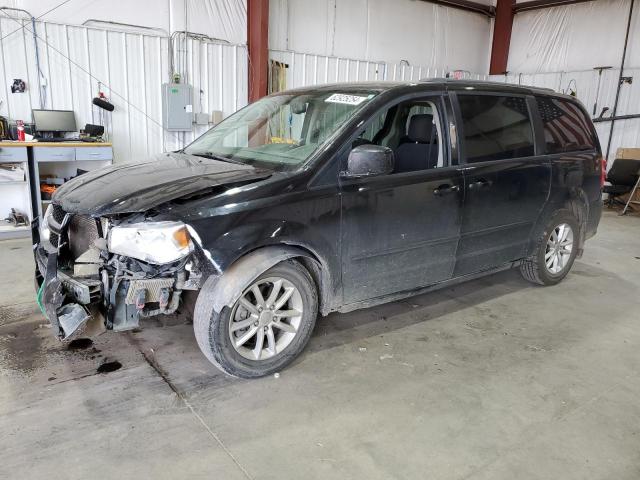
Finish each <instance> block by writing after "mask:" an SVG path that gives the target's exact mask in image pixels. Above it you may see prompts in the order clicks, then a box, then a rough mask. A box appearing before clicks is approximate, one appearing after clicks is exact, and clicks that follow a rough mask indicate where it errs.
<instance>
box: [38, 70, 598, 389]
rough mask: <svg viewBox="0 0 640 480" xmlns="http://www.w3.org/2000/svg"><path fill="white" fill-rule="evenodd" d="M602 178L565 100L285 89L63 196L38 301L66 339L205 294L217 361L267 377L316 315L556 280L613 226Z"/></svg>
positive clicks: (584, 129)
mask: <svg viewBox="0 0 640 480" xmlns="http://www.w3.org/2000/svg"><path fill="white" fill-rule="evenodd" d="M603 166H604V162H603V159H602V155H601V151H600V146H599V143H598V139H597V136H596V132H595V129H594V127H593V124H592V122H591V120H590V118H589V116H588V114H587V112H586V111H585V109H584V108H583V106H582V105H581V104H580V103H579V102H578V101H577V100H576V99H575V98H573V97H570V96H566V95H560V94H556V93H554V92H553V91H551V90H545V89H538V88H529V87H522V86H515V85H507V84H498V83H486V82H469V81H451V80H429V81H423V82H418V83H411V84H406V83H404V84H391V83H359V84H336V85H325V86H316V87H309V88H304V89H298V90H290V91H285V92H281V93H277V94H274V95H270V96H268V97H265V98H263V99H261V100H259V101H257V102H255V103H253V104H251V105H249V106H247V107H246V108H244V109H242V110H240V111H239V112H237V113H236V114H234V115H232V116H230V117H229V118H227V119H226V120H224V121H223V122H221V123H220V124H219V125H217V126H215V127H214V128H212V129H211V130H210V131H208V132H207V133H206V134H204V135H203V136H201V137H200V138H198V139H197V140H195V141H194V142H193V143H192V144H190V145H189V146H187V147H186V148H184V149H183V150H180V151H177V152H172V153H165V154H161V155H158V156H156V157H155V158H152V159H150V160H147V161H145V162H142V163H125V164H121V165H116V166H113V167H107V168H105V169H101V170H98V171H94V172H90V173H86V174H84V175H82V176H80V177H77V178H76V179H73V180H71V181H69V182H68V183H66V184H64V185H63V186H62V187H61V188H59V190H58V191H57V192H56V194H55V196H54V198H53V202H52V205H51V206H50V208H49V209H48V210H47V212H46V214H45V216H44V218H43V221H42V222H41V224H40V225H38V222H37V221H36V222H34V228H33V236H34V243H35V245H34V247H35V253H36V263H37V272H36V279H37V283H38V287H39V288H38V301H39V303H40V305H41V307H42V309H43V311H44V313H45V314H46V316H47V318H48V319H49V321H50V323H51V324H52V326H53V328H54V331H55V332H56V334H57V335H58V336H59V338H61V339H68V338H72V337H74V336H78V335H91V334H95V333H98V332H100V331H103V330H105V329H106V330H114V331H124V330H130V329H133V328H137V327H138V326H139V321H140V319H141V318H145V317H150V316H153V315H158V314H171V313H174V312H176V311H177V310H178V308H179V307H180V305H181V303H185V299H187V298H191V297H195V296H196V294H197V300H196V301H195V309H194V312H193V325H194V330H195V335H196V338H197V341H198V344H199V346H200V348H201V349H202V352H203V353H204V354H205V355H206V357H207V358H208V359H209V360H210V361H211V362H212V363H213V364H215V365H216V366H218V367H219V368H221V369H222V370H223V371H225V372H226V373H228V374H230V375H235V376H239V377H245V378H250V377H259V376H262V375H267V374H270V373H273V372H276V371H278V370H280V369H282V368H283V367H284V366H285V365H287V364H288V363H290V362H291V361H292V360H293V359H294V358H295V357H296V356H297V355H298V354H299V353H300V352H301V351H302V349H303V348H304V346H305V344H306V343H307V342H308V340H309V337H310V336H311V332H312V330H313V328H314V324H315V321H316V317H317V316H318V314H321V315H327V314H328V313H330V312H333V311H340V312H347V311H351V310H354V309H358V308H363V307H368V306H372V305H376V304H380V303H383V302H389V301H392V300H396V299H399V298H403V297H407V296H410V295H415V294H417V293H421V292H424V291H427V290H430V289H435V288H440V287H444V286H447V285H451V284H453V283H457V282H461V281H464V280H468V279H472V278H476V277H478V276H481V275H486V274H489V273H492V272H496V271H498V270H501V269H506V268H511V267H519V268H520V270H521V272H522V274H523V275H524V277H525V278H526V279H528V280H530V281H532V282H535V283H538V284H542V285H553V284H555V283H558V282H559V281H560V280H562V279H563V278H564V277H565V276H566V275H567V273H568V272H569V270H570V268H571V265H572V264H573V261H574V259H575V258H576V256H579V255H581V253H582V250H583V248H584V242H585V240H586V239H588V238H590V237H591V236H593V235H594V234H595V232H596V229H597V226H598V223H599V220H600V214H601V208H602V205H601V188H602V182H603ZM187 291H194V292H195V293H194V295H192V296H191V295H187Z"/></svg>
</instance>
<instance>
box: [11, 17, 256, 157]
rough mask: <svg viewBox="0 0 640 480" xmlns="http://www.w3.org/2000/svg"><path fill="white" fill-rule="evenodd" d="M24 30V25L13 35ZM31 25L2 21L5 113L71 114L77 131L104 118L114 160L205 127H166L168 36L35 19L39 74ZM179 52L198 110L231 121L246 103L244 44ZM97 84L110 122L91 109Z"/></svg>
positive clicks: (172, 144)
mask: <svg viewBox="0 0 640 480" xmlns="http://www.w3.org/2000/svg"><path fill="white" fill-rule="evenodd" d="M21 26H24V27H25V28H24V29H22V30H19V31H18V32H16V33H13V34H11V35H9V34H10V33H11V32H12V31H14V30H16V29H18V28H20V27H21ZM32 28H33V27H32V23H31V21H30V20H19V21H16V20H14V19H9V18H2V19H0V38H1V37H5V36H6V35H8V36H6V38H2V40H1V41H0V78H3V79H5V83H6V84H5V86H4V88H2V87H0V99H1V100H2V103H1V104H0V114H1V115H4V116H6V117H8V118H10V119H11V120H16V119H22V120H25V121H31V109H32V108H53V109H72V110H74V111H75V112H76V120H77V123H78V127H79V128H81V127H82V126H84V124H85V123H100V121H99V120H100V118H101V117H102V118H104V119H105V120H108V121H109V125H108V127H109V128H108V130H109V133H110V136H111V140H112V141H113V145H114V157H115V161H116V162H128V161H136V160H140V159H143V158H145V157H148V156H150V155H152V154H155V153H159V152H162V151H166V150H175V149H178V148H181V147H182V146H183V145H184V144H185V143H186V142H189V141H191V140H192V139H193V138H195V137H196V136H198V135H200V134H202V133H204V132H205V131H206V130H207V129H208V127H206V126H195V125H194V131H193V132H186V133H174V132H165V131H164V130H163V128H162V126H161V124H162V99H161V85H162V83H164V82H168V81H169V56H168V55H169V38H168V37H166V36H155V35H149V34H146V33H145V34H139V33H131V32H124V31H117V30H110V29H102V28H95V27H83V26H72V25H64V24H57V23H49V22H36V33H37V35H38V37H39V38H38V40H37V46H38V50H39V57H40V70H41V74H40V75H38V72H37V67H36V65H37V64H36V54H35V47H36V41H34V37H33V34H32ZM178 55H180V56H181V58H186V59H187V61H186V62H185V63H184V64H182V65H181V74H182V76H183V78H185V79H186V81H188V82H189V83H191V84H192V85H193V89H194V97H195V98H194V100H193V102H194V112H200V111H204V112H207V113H211V112H212V111H214V110H221V111H222V112H223V115H224V116H228V115H230V114H231V113H233V112H234V111H236V110H237V109H238V108H240V107H242V106H244V105H246V103H247V98H248V95H247V88H248V86H247V62H248V59H247V48H246V45H233V44H228V43H216V42H211V41H205V40H196V39H191V38H189V39H187V40H184V39H182V41H181V42H179V45H177V46H174V56H178ZM13 78H22V79H23V80H25V82H26V83H27V91H26V92H25V93H23V94H18V93H16V94H12V93H11V91H10V84H9V83H10V79H13ZM11 81H12V80H11ZM39 84H42V85H44V88H42V89H41V90H42V92H44V95H41V91H40V89H39V87H38V85H39ZM99 84H100V89H101V90H102V91H103V92H104V93H105V94H106V96H107V97H108V98H109V100H110V101H111V102H112V103H113V104H114V105H115V110H114V111H113V113H112V114H107V115H106V117H103V115H104V114H103V113H102V112H101V111H100V109H98V108H97V107H94V106H92V104H91V100H92V98H93V97H95V96H96V95H97V92H98V90H99ZM41 96H42V101H43V103H42V104H41ZM2 97H4V98H2Z"/></svg>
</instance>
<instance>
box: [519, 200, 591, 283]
mask: <svg viewBox="0 0 640 480" xmlns="http://www.w3.org/2000/svg"><path fill="white" fill-rule="evenodd" d="M579 235H580V227H579V225H578V221H577V220H576V217H575V216H574V215H573V213H571V211H570V210H567V209H561V210H558V211H556V212H555V213H554V214H553V215H552V216H551V218H550V219H549V221H548V222H547V225H546V226H545V228H544V230H543V232H542V233H541V234H540V235H539V237H538V240H537V242H536V247H535V252H534V254H533V255H531V256H530V257H528V258H525V259H524V260H523V261H522V264H521V265H520V272H521V273H522V276H523V277H524V278H525V279H526V280H529V281H530V282H533V283H537V284H539V285H555V284H557V283H559V282H560V281H562V279H563V278H564V277H566V276H567V274H568V273H569V271H570V270H571V267H572V266H573V262H574V260H575V259H576V255H577V254H578V244H579Z"/></svg>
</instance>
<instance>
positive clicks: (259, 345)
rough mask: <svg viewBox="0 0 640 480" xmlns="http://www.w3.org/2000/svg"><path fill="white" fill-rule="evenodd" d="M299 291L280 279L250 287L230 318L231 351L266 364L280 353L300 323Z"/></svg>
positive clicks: (270, 279)
mask: <svg viewBox="0 0 640 480" xmlns="http://www.w3.org/2000/svg"><path fill="white" fill-rule="evenodd" d="M302 314H303V304H302V296H301V295H300V292H299V290H298V289H297V288H296V287H295V285H293V283H291V282H290V281H288V280H286V279H284V278H280V277H269V278H262V279H259V280H257V281H255V282H254V283H253V284H251V285H250V286H249V288H247V289H246V290H245V291H244V292H243V293H242V296H241V297H240V298H239V299H238V301H237V302H236V304H235V305H234V307H233V310H232V311H231V315H230V316H229V337H230V339H231V345H232V346H233V348H234V349H235V350H236V352H238V353H239V354H240V355H242V356H243V357H244V358H247V359H249V360H259V361H260V360H266V359H268V358H271V357H273V356H275V355H277V354H278V353H280V352H282V351H283V350H284V349H285V348H287V346H289V344H291V342H292V341H293V339H294V338H295V337H296V335H297V333H298V330H299V328H300V323H301V322H302Z"/></svg>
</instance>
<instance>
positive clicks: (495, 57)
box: [489, 0, 516, 75]
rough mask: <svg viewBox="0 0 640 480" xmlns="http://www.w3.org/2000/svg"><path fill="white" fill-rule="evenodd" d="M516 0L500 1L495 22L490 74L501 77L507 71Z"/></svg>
mask: <svg viewBox="0 0 640 480" xmlns="http://www.w3.org/2000/svg"><path fill="white" fill-rule="evenodd" d="M515 4H516V2H515V0H498V2H497V5H496V18H495V20H494V22H493V45H492V46H491V63H490V65H489V73H490V74H491V75H500V74H501V73H504V72H506V71H507V60H508V59H509V43H511V29H512V27H513V7H514V6H515Z"/></svg>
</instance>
